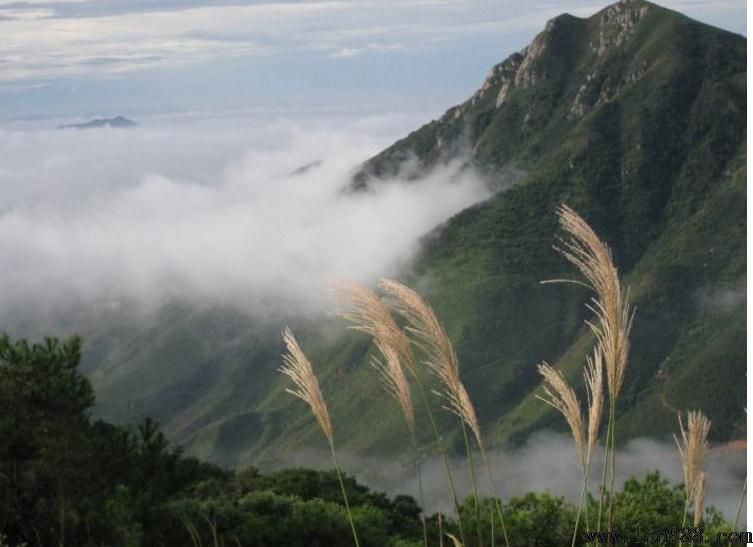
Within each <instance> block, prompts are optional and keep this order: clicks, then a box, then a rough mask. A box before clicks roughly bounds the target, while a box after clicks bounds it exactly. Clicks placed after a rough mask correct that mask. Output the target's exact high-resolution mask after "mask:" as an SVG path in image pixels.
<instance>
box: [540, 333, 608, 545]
mask: <svg viewBox="0 0 753 547" xmlns="http://www.w3.org/2000/svg"><path fill="white" fill-rule="evenodd" d="M538 369H539V373H540V374H541V375H542V376H543V378H544V395H543V396H540V395H537V396H536V397H537V398H538V399H540V400H541V401H543V402H545V403H546V404H548V405H550V406H551V407H553V408H554V409H555V410H557V411H558V412H559V413H560V414H562V416H563V417H564V418H565V421H566V422H567V424H568V426H569V427H570V432H571V433H572V436H573V441H574V442H575V451H576V453H577V455H578V460H579V463H580V467H581V472H582V473H583V485H582V487H581V493H580V499H579V501H578V512H577V513H576V517H575V527H574V528H573V539H572V543H571V545H572V546H575V540H576V538H577V534H578V525H579V524H580V513H581V510H582V507H583V502H584V499H585V495H586V488H587V486H588V471H589V468H590V465H591V458H592V456H593V452H594V449H595V448H596V444H597V443H598V436H599V425H600V423H601V414H602V405H603V400H604V394H603V385H604V383H603V381H602V370H603V364H602V352H601V348H600V347H599V346H597V347H596V350H595V352H594V358H593V359H591V358H590V357H589V358H587V360H586V367H585V369H584V371H583V377H584V380H585V383H586V396H587V399H588V421H587V422H586V423H584V421H583V415H582V411H581V407H580V401H578V397H577V396H576V395H575V390H574V389H573V388H572V387H571V386H570V384H568V382H567V380H566V379H565V377H564V375H563V374H562V372H560V371H559V370H556V369H554V368H552V367H551V366H550V365H548V364H546V363H543V364H541V365H539V367H538Z"/></svg>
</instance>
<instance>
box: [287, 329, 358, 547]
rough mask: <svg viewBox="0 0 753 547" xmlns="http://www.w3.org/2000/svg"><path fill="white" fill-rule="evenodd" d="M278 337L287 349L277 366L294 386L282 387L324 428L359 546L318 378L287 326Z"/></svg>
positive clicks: (356, 542)
mask: <svg viewBox="0 0 753 547" xmlns="http://www.w3.org/2000/svg"><path fill="white" fill-rule="evenodd" d="M282 339H283V341H284V342H285V346H286V348H287V353H286V354H285V355H283V357H282V360H283V365H282V366H281V367H280V368H279V371H280V372H282V373H283V374H285V375H286V376H288V377H289V378H290V379H291V380H292V381H293V383H294V384H295V386H296V389H295V390H292V389H286V390H285V391H287V392H288V393H290V394H292V395H295V396H296V397H298V398H299V399H301V400H302V401H303V402H305V403H306V404H307V405H308V406H309V408H310V409H311V412H312V414H313V415H314V418H316V421H317V422H318V423H319V427H321V429H322V431H323V432H324V436H325V437H326V438H327V442H328V443H329V448H330V451H331V453H332V462H333V463H334V465H335V472H336V473H337V480H338V481H339V482H340V490H341V491H342V496H343V501H344V502H345V510H346V511H347V513H348V520H349V521H350V529H351V530H352V532H353V540H354V541H355V544H356V547H360V545H361V544H360V543H359V541H358V533H357V532H356V525H355V523H354V522H353V514H352V512H351V510H350V504H349V503H348V494H347V493H346V491H345V483H344V482H343V477H342V471H341V469H340V464H339V463H338V461H337V455H336V451H335V436H334V431H333V429H332V421H331V420H330V418H329V411H328V410H327V404H326V403H325V401H324V396H323V395H322V391H321V389H320V387H319V381H318V380H317V378H316V375H315V374H314V368H313V367H312V366H311V363H310V362H309V360H308V359H307V358H306V355H305V354H304V353H303V351H302V350H301V347H300V346H299V345H298V342H297V341H296V339H295V337H294V336H293V333H292V332H291V331H290V329H289V328H286V329H285V330H284V331H283V333H282Z"/></svg>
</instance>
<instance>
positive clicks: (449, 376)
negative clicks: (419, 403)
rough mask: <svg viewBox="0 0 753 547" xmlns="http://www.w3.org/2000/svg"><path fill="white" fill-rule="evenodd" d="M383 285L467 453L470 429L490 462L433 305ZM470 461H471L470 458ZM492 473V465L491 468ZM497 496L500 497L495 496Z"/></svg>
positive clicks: (392, 285) (395, 286) (408, 291)
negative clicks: (459, 424) (457, 427)
mask: <svg viewBox="0 0 753 547" xmlns="http://www.w3.org/2000/svg"><path fill="white" fill-rule="evenodd" d="M379 286H380V288H381V289H382V290H384V291H385V292H386V293H387V294H388V296H389V298H388V300H387V305H388V306H389V307H390V308H391V309H393V310H395V312H397V313H398V314H399V315H400V316H401V317H403V319H405V321H406V322H407V324H408V326H407V327H406V330H407V331H408V332H409V333H411V334H412V335H413V343H414V345H416V346H417V347H418V348H419V349H420V350H421V351H422V352H423V354H424V355H425V356H426V360H425V361H424V363H425V364H426V366H427V368H428V369H429V370H430V371H431V372H432V373H433V374H434V375H435V376H436V377H437V378H438V379H439V381H440V383H441V385H442V391H441V392H435V393H437V394H438V395H439V396H440V397H442V398H443V399H444V400H445V403H446V404H445V405H444V408H445V409H446V410H449V411H450V412H452V413H453V414H456V415H457V416H459V417H460V419H461V422H462V424H463V434H464V438H465V441H466V450H467V452H468V454H469V456H470V445H469V443H468V439H467V434H466V431H465V426H468V428H470V430H471V432H473V435H474V437H475V439H476V442H477V444H478V447H479V450H480V451H481V454H482V458H483V459H484V461H485V462H486V454H485V452H484V444H483V441H482V438H481V428H480V426H479V423H478V419H477V418H476V410H475V409H474V407H473V403H472V402H471V398H470V396H469V395H468V391H467V390H466V388H465V385H463V382H462V381H461V379H460V369H459V366H458V360H457V355H456V354H455V350H454V348H453V347H452V343H451V342H450V338H449V337H448V336H447V333H446V332H445V330H444V327H442V324H441V323H440V322H439V320H438V319H437V316H436V315H435V314H434V310H433V309H432V308H431V306H429V304H428V303H427V302H426V301H425V300H424V299H423V298H421V296H420V295H419V294H418V293H416V292H415V291H414V290H412V289H410V288H409V287H406V286H405V285H403V284H401V283H398V282H397V281H392V280H390V279H382V280H380V281H379ZM469 462H470V458H469ZM471 467H472V463H471ZM487 470H488V465H487ZM491 478H492V477H491V473H489V479H490V483H491V488H492V491H495V487H494V481H493V480H491ZM495 497H496V494H495ZM474 498H476V499H478V493H477V491H476V488H475V481H474ZM497 506H498V507H499V516H500V523H501V525H502V532H503V535H504V538H505V544H506V545H507V546H508V547H509V542H508V540H507V531H506V528H505V521H504V513H503V511H502V507H501V505H500V504H497Z"/></svg>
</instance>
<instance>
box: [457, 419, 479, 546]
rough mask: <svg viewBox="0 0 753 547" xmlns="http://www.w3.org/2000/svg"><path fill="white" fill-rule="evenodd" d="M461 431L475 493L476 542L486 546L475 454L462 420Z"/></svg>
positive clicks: (472, 488)
mask: <svg viewBox="0 0 753 547" xmlns="http://www.w3.org/2000/svg"><path fill="white" fill-rule="evenodd" d="M460 429H462V431H463V442H464V443H465V454H466V459H467V461H468V473H469V474H470V477H471V490H472V491H473V513H474V519H475V521H476V542H477V543H478V546H479V547H483V545H484V532H483V530H482V529H481V503H480V501H479V497H478V487H477V485H476V470H475V469H474V466H473V454H472V453H471V445H470V443H469V442H468V431H467V430H466V427H465V422H464V421H463V420H462V419H461V420H460Z"/></svg>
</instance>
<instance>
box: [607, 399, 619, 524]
mask: <svg viewBox="0 0 753 547" xmlns="http://www.w3.org/2000/svg"><path fill="white" fill-rule="evenodd" d="M609 415H610V416H611V418H612V419H611V420H609V421H610V424H611V427H612V434H611V436H610V445H611V446H610V449H609V461H610V473H609V474H610V480H609V513H608V514H609V517H608V520H607V531H609V532H611V531H612V520H613V517H614V509H615V507H614V503H615V498H614V479H615V474H616V463H617V462H616V457H615V440H614V439H615V435H616V434H615V428H616V424H615V422H616V421H617V417H616V412H615V401H614V399H610V401H609Z"/></svg>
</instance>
